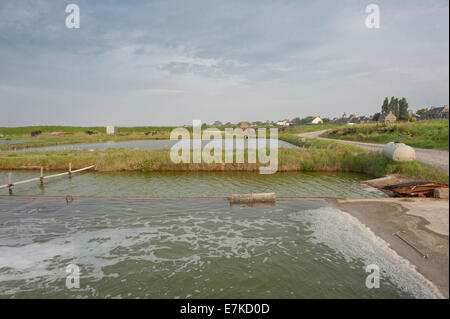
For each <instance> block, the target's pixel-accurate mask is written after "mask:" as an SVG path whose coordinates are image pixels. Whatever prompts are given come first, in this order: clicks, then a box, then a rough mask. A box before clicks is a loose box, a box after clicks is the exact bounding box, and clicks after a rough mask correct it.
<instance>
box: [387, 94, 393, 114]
mask: <svg viewBox="0 0 450 319" xmlns="http://www.w3.org/2000/svg"><path fill="white" fill-rule="evenodd" d="M389 112H392V113H394V112H395V97H391V101H390V102H389V111H388V113H389ZM394 114H395V113H394Z"/></svg>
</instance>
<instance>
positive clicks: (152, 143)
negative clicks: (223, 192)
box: [20, 139, 296, 151]
mask: <svg viewBox="0 0 450 319" xmlns="http://www.w3.org/2000/svg"><path fill="white" fill-rule="evenodd" d="M275 141H276V140H269V139H268V140H267V141H266V142H267V147H269V146H270V145H274V143H275ZM210 142H211V141H210V140H202V141H201V144H202V148H203V147H204V146H205V145H207V144H208V143H210ZM230 142H232V140H230ZM176 143H182V144H179V145H190V146H191V148H192V147H193V140H183V141H176V140H134V141H108V142H101V143H79V144H67V145H56V146H45V147H35V148H27V149H23V150H20V151H61V150H91V149H92V150H103V149H108V148H137V149H146V148H171V147H172V146H173V145H175V144H176ZM213 143H218V144H217V145H220V144H221V145H222V149H247V148H248V144H249V142H248V140H245V141H244V143H243V145H241V144H237V143H236V141H234V143H231V144H230V145H228V144H227V143H226V142H225V140H218V141H215V142H213ZM250 145H252V144H250ZM256 145H257V144H256ZM278 147H286V148H291V147H296V146H295V145H293V144H291V143H288V142H285V141H282V140H278Z"/></svg>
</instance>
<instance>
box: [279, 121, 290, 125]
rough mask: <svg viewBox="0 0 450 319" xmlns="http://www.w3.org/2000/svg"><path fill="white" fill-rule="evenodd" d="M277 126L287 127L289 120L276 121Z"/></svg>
mask: <svg viewBox="0 0 450 319" xmlns="http://www.w3.org/2000/svg"><path fill="white" fill-rule="evenodd" d="M277 125H280V126H289V125H291V122H289V120H283V121H278V122H277Z"/></svg>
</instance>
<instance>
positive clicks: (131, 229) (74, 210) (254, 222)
mask: <svg viewBox="0 0 450 319" xmlns="http://www.w3.org/2000/svg"><path fill="white" fill-rule="evenodd" d="M373 263H375V264H377V265H378V266H379V267H380V269H381V271H382V274H381V281H380V288H379V289H368V288H366V285H365V281H366V276H367V273H366V272H365V266H366V265H368V264H373ZM69 264H76V265H77V266H78V267H80V271H81V276H80V288H79V289H68V288H67V287H66V285H65V283H66V275H67V274H66V272H65V269H66V266H67V265H69ZM433 296H434V295H433V290H432V289H430V287H429V286H428V284H427V282H426V281H424V280H423V278H422V277H421V276H420V275H419V274H418V273H417V272H415V270H414V269H413V268H412V267H411V266H409V264H407V263H404V262H402V261H401V260H399V259H398V256H397V255H396V254H393V253H392V251H391V250H390V249H389V248H388V247H387V245H385V244H383V243H381V242H379V241H378V240H377V239H376V238H375V237H374V236H372V235H371V234H370V233H369V232H368V231H367V230H366V229H365V228H363V227H362V226H361V225H360V224H359V223H358V222H355V221H354V220H353V219H352V218H350V217H349V215H346V214H343V213H342V212H339V211H337V210H335V209H334V208H332V207H330V206H329V204H328V203H327V202H325V201H319V202H310V201H295V202H280V203H277V204H276V206H273V207H245V206H231V207H230V206H229V204H228V202H226V201H151V202H139V201H102V200H81V201H80V200H75V201H74V202H72V203H71V204H70V205H69V206H67V204H66V202H65V201H64V200H43V199H39V200H34V201H31V200H24V199H0V297H3V298H11V297H14V298H411V297H433Z"/></svg>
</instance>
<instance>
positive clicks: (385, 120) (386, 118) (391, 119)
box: [378, 111, 397, 123]
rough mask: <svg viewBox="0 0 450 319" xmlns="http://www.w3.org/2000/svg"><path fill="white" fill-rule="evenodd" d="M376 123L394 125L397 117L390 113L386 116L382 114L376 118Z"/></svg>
mask: <svg viewBox="0 0 450 319" xmlns="http://www.w3.org/2000/svg"><path fill="white" fill-rule="evenodd" d="M378 122H380V123H395V122H397V117H396V116H395V115H394V114H393V113H392V111H391V112H389V113H388V114H386V113H383V114H381V115H380V117H379V118H378Z"/></svg>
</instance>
